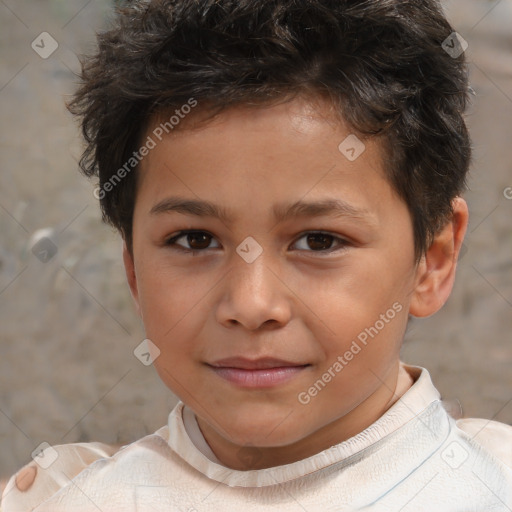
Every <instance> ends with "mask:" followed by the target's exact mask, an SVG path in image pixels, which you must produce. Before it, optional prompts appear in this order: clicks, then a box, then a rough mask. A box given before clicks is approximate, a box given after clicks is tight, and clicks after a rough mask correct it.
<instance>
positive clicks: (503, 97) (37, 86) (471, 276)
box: [0, 0, 512, 476]
mask: <svg viewBox="0 0 512 512" xmlns="http://www.w3.org/2000/svg"><path fill="white" fill-rule="evenodd" d="M445 6H446V7H447V12H448V15H449V17H450V19H451V21H452V22H453V24H454V25H455V28H456V29H457V30H458V32H459V33H460V34H461V35H462V36H463V37H464V38H465V39H466V40H467V41H468V42H469V48H468V50H467V55H468V57H469V60H470V61H471V64H470V70H471V82H472V86H473V88H474V90H475V91H476V94H477V95H476V97H475V98H474V104H473V107H472V108H471V112H470V114H469V117H468V122H469V124H470V127H471V130H472V134H473V140H474V145H475V155H474V165H473V167H472V177H471V181H470V185H471V190H470V191H469V192H468V193H467V195H466V197H467V200H468V201H469V205H470V211H471V225H470V229H469V234H468V237H467V240H466V242H465V254H464V255H463V257H462V258H461V261H460V268H459V274H458V281H457V285H456V287H455V290H454V293H453V295H452V297H451V299H450V300H449V302H448V303H447V304H446V306H445V308H444V309H443V310H442V311H441V312H440V313H439V314H437V315H436V316H435V317H433V318H431V319H427V320H422V321H418V320H413V321H412V322H411V324H410V326H409V329H408V334H407V340H406V344H405V347H404V350H403V357H404V359H405V360H406V361H407V362H410V363H414V364H418V365H423V366H426V367H427V368H428V369H429V370H430V371H431V373H432V375H433V378H434V382H435V383H436V384H437V386H438V388H439V389H440V391H441V392H442V394H443V396H444V398H445V399H446V400H447V402H448V404H449V405H450V406H451V407H452V408H453V409H457V408H458V405H457V404H458V402H460V403H461V404H462V408H463V411H464V414H465V415H466V416H477V417H486V418H495V419H497V420H500V421H504V422H508V423H512V402H511V400H512V366H511V365H512V348H511V343H510V342H511V337H512V336H511V333H512V262H511V255H512V225H511V218H512V200H507V199H506V198H505V196H504V190H505V189H506V187H512V136H511V128H512V31H511V29H510V27H511V26H512V0H501V1H496V0H495V1H487V0H471V1H469V0H452V1H450V2H445ZM109 12H110V7H109V4H108V3H107V2H106V1H103V0H89V1H87V0H60V1H58V0H16V1H15V0H2V1H0V58H1V63H2V65H1V69H0V119H1V131H0V148H1V152H0V158H1V162H0V164H1V170H0V348H1V358H0V476H6V475H9V474H11V473H12V472H13V471H15V470H16V469H17V468H18V467H20V466H21V465H23V464H25V463H26V462H28V461H29V460H30V454H31V452H32V451H33V450H34V449H35V448H36V447H37V446H38V445H39V444H40V443H41V442H42V441H47V442H49V443H50V444H61V443H69V442H73V441H87V440H101V441H105V442H120V443H126V442H129V441H130V440H133V439H136V438H138V437H141V436H142V435H144V434H145V433H150V432H152V431H154V430H156V429H157V428H158V427H160V426H161V425H163V424H164V423H165V421H166V418H167V415H168V413H169V411H170V409H171V408H172V406H173V404H174V403H175V398H174V397H173V396H172V395H171V393H170V392H168V391H167V390H166V389H165V388H164V386H163V384H161V383H160V382H159V379H158V377H157V375H156V372H155V371H154V370H153V368H152V367H145V366H143V365H142V364H141V363H140V362H139V361H138V360H137V359H136V358H135V357H134V355H133V350H134V348H135V347H136V346H137V345H138V344H139V343H140V342H141V340H142V339H143V338H144V333H143V330H142V327H141V325H140V323H139V321H138V319H137V318H136V316H135V314H134V311H133V309H132V306H131V299H130V296H129V292H128V288H127V286H126V284H125V282H124V275H123V269H122V266H121V257H120V247H121V246H120V241H119V239H118V237H117V235H116V234H115V233H113V232H112V230H111V229H110V228H108V227H106V226H104V225H102V224H101V223H100V220H99V218H100V217H99V211H98V207H97V201H96V200H95V199H94V197H93V195H92V189H93V185H92V184H91V183H89V182H87V181H86V180H85V179H84V178H83V177H81V176H80V175H79V173H78V172H77V163H76V160H77V158H78V157H79V155H80V148H81V142H80V139H79V136H78V129H77V126H76V125H75V124H74V121H73V120H72V119H71V117H70V115H69V114H68V113H67V112H66V111H65V108H64V100H65V98H66V95H69V93H70V92H71V91H72V90H73V87H74V76H73V73H72V72H73V71H77V70H78V61H77V58H76V53H82V52H84V51H85V50H87V49H88V48H90V47H91V45H92V44H93V37H94V31H95V30H98V29H100V28H101V27H102V26H103V24H104V23H105V20H106V19H107V17H108V15H109ZM43 31H46V32H48V33H50V34H51V35H52V37H53V38H54V39H55V40H56V41H57V42H58V44H59V47H58V49H57V50H56V51H55V53H54V54H52V55H51V56H50V57H49V58H48V59H42V58H40V57H39V56H38V55H37V54H36V53H35V52H34V51H33V50H32V48H31V42H32V41H33V40H34V39H35V38H36V36H38V35H39V34H40V33H41V32H43ZM43 228H48V229H50V230H51V231H50V234H51V238H53V240H54V241H55V243H56V246H57V249H58V252H57V254H56V255H55V256H54V257H53V258H52V259H51V260H50V261H48V262H47V263H42V262H41V261H39V260H38V259H37V258H36V257H35V256H34V255H33V254H32V252H31V239H32V240H33V236H34V233H35V232H36V231H37V230H39V229H43Z"/></svg>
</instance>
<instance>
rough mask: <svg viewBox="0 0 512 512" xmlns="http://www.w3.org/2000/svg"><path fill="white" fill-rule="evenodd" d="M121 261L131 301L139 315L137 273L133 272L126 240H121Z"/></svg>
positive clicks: (131, 259) (133, 268)
mask: <svg viewBox="0 0 512 512" xmlns="http://www.w3.org/2000/svg"><path fill="white" fill-rule="evenodd" d="M123 262H124V270H125V272H126V279H127V281H128V286H129V287H130V291H131V293H132V297H133V302H134V303H135V309H136V310H137V314H138V315H139V316H141V313H140V303H139V290H138V287H137V275H136V274H135V264H134V261H133V256H132V255H131V254H130V251H129V250H128V247H127V246H126V241H125V240H123Z"/></svg>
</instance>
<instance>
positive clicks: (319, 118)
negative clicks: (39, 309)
mask: <svg viewBox="0 0 512 512" xmlns="http://www.w3.org/2000/svg"><path fill="white" fill-rule="evenodd" d="M200 107H201V106H200V105H198V106H197V107H196V110H194V111H191V112H189V114H187V115H183V113H182V115H181V116H180V117H179V122H178V125H175V126H174V128H172V129H171V126H173V125H172V123H171V122H170V118H171V117H172V116H173V115H175V117H176V118H178V114H179V113H178V114H173V113H170V114H169V113H163V112H162V113H159V114H158V115H155V116H154V117H153V118H152V120H151V123H150V124H149V127H148V129H147V131H146V135H145V136H146V137H150V138H152V139H153V141H154V143H155V147H154V148H153V149H152V150H151V151H150V152H149V154H148V156H147V157H146V158H144V160H143V161H142V163H141V166H140V171H139V172H140V179H139V188H140V190H139V192H142V193H143V195H144V196H145V197H146V198H147V197H151V199H152V204H151V205H150V210H152V211H153V212H154V211H155V208H156V209H157V210H158V209H159V206H158V203H159V202H160V203H162V202H165V201H166V196H167V195H168V193H169V190H171V189H172V191H173V192H177V193H178V194H179V195H181V196H186V197H188V198H189V199H198V198H203V199H207V198H212V197H213V198H214V197H218V198H219V199H221V200H223V202H224V204H225V205H226V207H225V208H223V211H228V210H230V209H231V208H228V206H227V203H229V204H230V206H233V208H236V204H237V202H238V205H239V206H242V207H243V206H244V201H245V207H246V208H247V207H248V205H250V204H255V203H256V202H258V204H261V202H262V201H264V202H265V203H267V204H268V207H269V208H271V209H272V213H273V214H274V215H275V216H276V217H279V216H281V217H283V216H285V212H284V211H283V208H282V207H281V206H280V204H277V203H281V205H282V204H284V203H287V204H292V203H297V202H298V201H299V200H300V199H301V198H304V197H305V196H306V195H308V196H309V197H308V199H311V200H313V199H315V195H316V194H320V193H322V194H323V196H322V199H328V198H327V197H326V196H325V192H331V197H330V199H335V197H334V192H335V189H336V190H338V191H343V190H344V196H345V197H339V196H338V197H337V199H341V200H344V201H345V203H346V204H345V206H346V208H345V210H346V211H348V210H349V209H350V204H349V203H352V206H353V207H354V208H355V209H358V210H359V211H368V210H369V208H368V206H369V205H370V204H371V203H372V202H373V203H375V201H374V199H375V191H373V192H374V194H373V198H372V197H370V196H371V194H370V196H369V197H368V198H367V200H366V201H361V199H362V198H361V197H360V198H358V199H357V198H356V197H355V196H356V195H357V194H356V192H357V191H359V192H363V191H365V190H366V191H367V192H370V189H373V188H375V186H377V187H378V186H382V185H383V183H382V182H383V181H384V182H386V181H387V180H386V179H385V175H384V172H383V169H382V156H381V155H382V148H381V143H380V142H379V141H378V140H377V139H376V138H372V139H364V142H363V139H362V137H360V136H357V135H356V134H355V133H353V132H352V131H351V130H350V128H349V127H348V126H347V125H346V124H345V123H344V122H343V120H342V119H341V118H340V116H337V115H335V113H334V111H333V107H332V106H331V105H330V104H329V103H326V102H323V101H320V100H318V99H317V100H315V101H311V100H309V99H308V98H296V99H294V100H292V101H288V102H286V103H281V104H278V105H273V106H265V107H261V106H260V107H247V106H242V107H233V108H230V109H227V110H224V111H222V112H221V113H220V114H218V115H217V116H216V117H214V118H211V116H210V113H209V112H208V111H202V110H201V108H200ZM177 121H178V119H173V122H174V123H176V122H177ZM166 123H167V124H166ZM167 132H168V133H167ZM347 149H348V150H349V152H348V153H347ZM354 156H355V158H353V157H354ZM370 184H371V185H372V187H370ZM384 184H385V183H384ZM174 195H175V194H174ZM278 195H279V196H280V199H282V201H277V200H276V201H273V199H277V197H278ZM237 196H239V197H238V199H239V200H238V201H237ZM361 202H365V203H366V204H361ZM357 203H360V204H359V205H358V204H357ZM147 206H149V205H147ZM160 208H161V209H163V208H164V207H163V206H162V205H160ZM150 210H147V212H149V211H150ZM298 210H300V208H299V209H298ZM210 211H213V210H211V209H210ZM217 213H219V212H218V211H217Z"/></svg>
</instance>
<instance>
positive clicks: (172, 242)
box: [164, 230, 349, 256]
mask: <svg viewBox="0 0 512 512" xmlns="http://www.w3.org/2000/svg"><path fill="white" fill-rule="evenodd" d="M190 234H205V235H208V236H209V237H212V238H215V237H214V236H213V235H211V234H210V233H208V232H207V231H201V230H184V231H180V232H179V233H177V234H176V235H173V236H172V237H171V238H168V239H167V240H166V241H165V243H164V245H165V246H167V247H171V248H172V249H173V250H177V251H180V252H183V253H189V254H192V255H193V256H197V255H199V254H200V253H202V252H205V251H206V250H207V249H208V248H206V249H187V248H186V247H182V246H180V245H178V244H176V241H177V240H179V239H180V238H183V237H186V236H187V235H190ZM307 235H326V236H329V237H331V238H332V240H333V242H337V243H338V244H339V247H338V248H329V249H325V250H318V251H314V250H309V251H306V252H312V253H315V254H320V255H321V254H326V253H327V254H330V253H332V252H337V251H340V250H343V249H345V248H346V247H347V246H348V245H349V242H348V240H346V239H344V238H341V237H338V236H335V235H333V234H331V233H327V232H324V231H305V232H304V233H302V234H301V235H300V236H299V237H298V238H297V240H296V241H295V242H294V244H296V243H297V242H298V241H299V240H300V239H302V238H304V237H305V236H307ZM215 249H216V247H215ZM300 250H305V249H300Z"/></svg>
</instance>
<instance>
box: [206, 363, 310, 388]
mask: <svg viewBox="0 0 512 512" xmlns="http://www.w3.org/2000/svg"><path fill="white" fill-rule="evenodd" d="M207 366H209V367H210V368H211V369H212V371H213V372H214V373H215V374H216V375H217V376H219V377H221V378H222V379H224V380H227V381H228V382H230V383H232V384H235V385H237V386H239V387H244V388H268V387H273V386H276V385H278V384H283V383H285V382H288V381H289V380H291V379H292V378H293V377H295V376H297V375H299V374H300V373H302V372H303V371H304V370H305V369H306V368H307V367H309V366H311V364H309V363H307V364H304V363H300V362H292V361H284V360H282V359H274V358H260V359H254V360H251V359H246V358H241V357H233V358H227V359H221V360H219V361H215V362H214V363H211V364H210V363H207Z"/></svg>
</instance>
